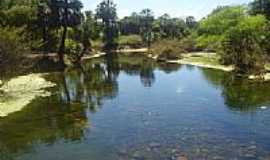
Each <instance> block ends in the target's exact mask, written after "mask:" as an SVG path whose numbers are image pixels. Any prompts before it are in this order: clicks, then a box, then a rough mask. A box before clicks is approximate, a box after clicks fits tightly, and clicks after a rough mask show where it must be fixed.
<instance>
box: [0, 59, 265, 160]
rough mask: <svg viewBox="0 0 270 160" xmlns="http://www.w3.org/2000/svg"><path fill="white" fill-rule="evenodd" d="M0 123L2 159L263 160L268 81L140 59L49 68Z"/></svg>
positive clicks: (97, 61)
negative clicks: (36, 91) (37, 93)
mask: <svg viewBox="0 0 270 160" xmlns="http://www.w3.org/2000/svg"><path fill="white" fill-rule="evenodd" d="M45 78H46V79H47V80H50V81H53V82H55V83H57V87H55V88H53V89H50V91H51V92H52V94H53V95H52V96H51V97H48V98H37V99H35V100H34V101H33V102H32V103H31V104H30V105H28V106H26V107H25V108H24V109H23V110H22V111H20V112H16V113H13V114H11V115H9V116H8V117H5V118H2V119H0V159H1V160H13V159H14V160H55V159H57V160H74V159H76V160H112V159H121V160H124V159H139V160H141V159H155V160H159V159H160V160H164V159H165V160H166V159H168V160H173V159H177V158H179V157H186V158H188V159H194V160H198V159H224V160H228V159H232V160H235V159H239V160H242V159H243V160H250V159H252V160H253V159H258V160H269V159H270V134H269V133H270V127H269V126H270V84H269V83H254V82H249V81H245V80H241V79H236V78H234V77H233V76H232V75H231V74H229V73H225V72H221V71H215V70H210V69H203V68H198V67H193V66H188V65H172V64H156V63H154V62H152V61H151V60H149V59H146V58H142V57H136V56H134V57H126V56H119V57H114V58H110V57H109V58H104V59H99V60H92V61H90V62H87V63H85V64H84V65H83V66H81V67H79V68H70V69H67V70H65V71H64V72H51V73H50V74H49V75H48V76H46V77H45Z"/></svg>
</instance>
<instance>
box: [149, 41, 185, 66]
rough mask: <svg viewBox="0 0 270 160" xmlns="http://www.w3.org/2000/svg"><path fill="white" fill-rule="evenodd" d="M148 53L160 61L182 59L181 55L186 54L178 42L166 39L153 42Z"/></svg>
mask: <svg viewBox="0 0 270 160" xmlns="http://www.w3.org/2000/svg"><path fill="white" fill-rule="evenodd" d="M150 51H151V53H152V54H153V55H155V56H157V57H158V60H161V61H163V60H175V59H180V58H181V57H182V56H181V54H182V53H185V52H186V51H185V50H184V49H183V48H182V46H181V42H180V41H179V40H168V39H167V40H165V39H164V40H160V41H156V42H154V43H153V44H152V46H151V50H150Z"/></svg>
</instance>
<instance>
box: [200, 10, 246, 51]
mask: <svg viewBox="0 0 270 160" xmlns="http://www.w3.org/2000/svg"><path fill="white" fill-rule="evenodd" d="M245 10H246V8H245V7H244V6H225V7H218V8H217V9H215V10H214V11H213V12H212V13H211V14H210V15H209V16H208V17H207V18H205V19H202V20H201V21H200V24H199V27H198V30H197V33H198V38H197V43H198V46H199V47H201V48H204V49H207V50H218V49H219V47H220V45H221V41H222V38H223V34H224V33H225V32H226V31H228V30H229V29H230V28H232V27H235V26H237V25H238V24H239V22H240V21H241V20H242V19H243V18H244V17H245V16H246V13H245Z"/></svg>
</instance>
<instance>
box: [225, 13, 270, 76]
mask: <svg viewBox="0 0 270 160" xmlns="http://www.w3.org/2000/svg"><path fill="white" fill-rule="evenodd" d="M268 25H269V23H268V22H267V20H266V18H265V17H264V16H250V17H246V18H244V19H243V20H242V21H241V22H240V23H239V24H238V25H237V26H235V27H233V28H231V29H229V30H228V31H227V32H226V33H225V36H224V39H223V45H222V48H221V57H222V61H223V63H225V64H233V65H235V69H236V72H238V73H248V74H250V73H255V74H260V73H262V72H263V70H264V64H265V61H264V60H265V58H264V56H265V55H266V50H265V46H264V42H265V38H266V37H265V33H266V32H269V30H268V27H267V26H268Z"/></svg>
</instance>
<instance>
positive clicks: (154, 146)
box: [149, 142, 161, 149]
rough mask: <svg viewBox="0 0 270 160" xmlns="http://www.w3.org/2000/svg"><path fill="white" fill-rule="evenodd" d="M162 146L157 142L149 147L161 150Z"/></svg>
mask: <svg viewBox="0 0 270 160" xmlns="http://www.w3.org/2000/svg"><path fill="white" fill-rule="evenodd" d="M160 146H161V145H160V144H159V143H157V142H151V143H150V144H149V147H150V148H152V149H153V148H159V147H160Z"/></svg>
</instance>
